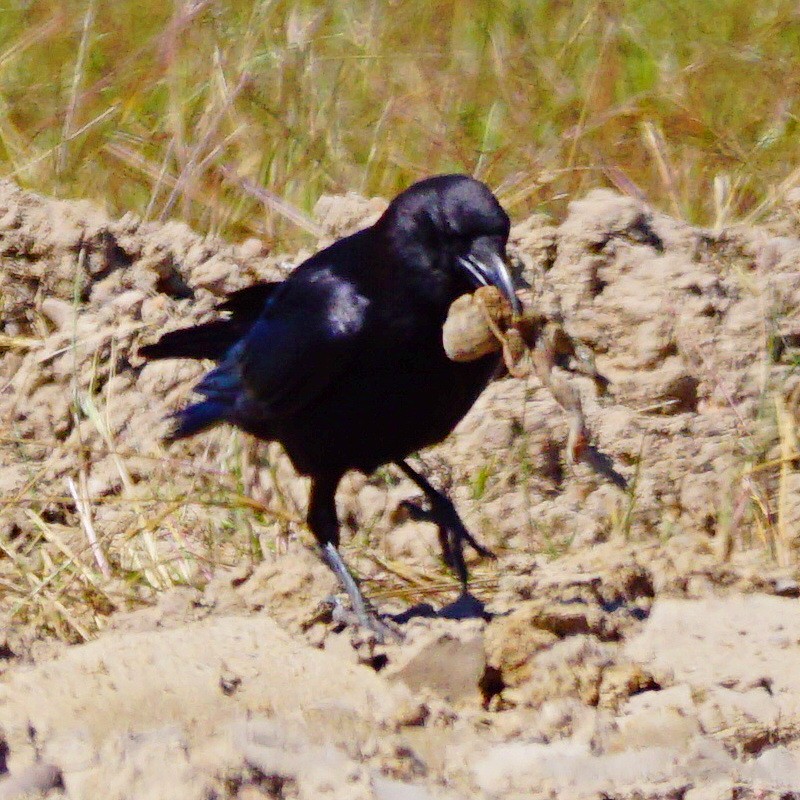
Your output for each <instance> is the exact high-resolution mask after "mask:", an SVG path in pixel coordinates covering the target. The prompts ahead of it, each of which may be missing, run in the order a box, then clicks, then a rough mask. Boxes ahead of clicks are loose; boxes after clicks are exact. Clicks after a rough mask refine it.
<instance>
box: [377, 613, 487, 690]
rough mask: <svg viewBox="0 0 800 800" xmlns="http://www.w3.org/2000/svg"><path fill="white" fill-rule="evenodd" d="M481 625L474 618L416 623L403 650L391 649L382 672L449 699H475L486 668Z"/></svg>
mask: <svg viewBox="0 0 800 800" xmlns="http://www.w3.org/2000/svg"><path fill="white" fill-rule="evenodd" d="M483 627H484V626H483V623H482V622H480V621H477V620H467V621H457V622H456V621H453V622H450V621H446V620H433V621H430V622H429V623H425V624H423V623H417V624H416V625H415V628H414V630H413V631H411V632H409V636H408V642H407V643H404V646H403V647H402V649H400V650H399V651H397V652H395V653H393V652H391V651H390V653H389V657H390V662H389V666H388V667H387V668H386V669H385V670H384V671H383V673H382V674H383V676H384V677H385V678H386V679H387V680H389V681H393V682H398V681H399V682H401V683H403V684H405V685H406V686H407V687H408V688H409V689H411V690H412V691H429V692H432V693H433V694H435V695H438V696H440V697H443V698H445V699H446V700H449V701H451V702H458V701H466V700H477V699H479V698H480V683H481V678H482V677H483V673H484V671H485V669H486V658H485V655H484V645H483Z"/></svg>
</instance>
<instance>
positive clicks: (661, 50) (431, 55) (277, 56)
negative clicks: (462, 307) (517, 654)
mask: <svg viewBox="0 0 800 800" xmlns="http://www.w3.org/2000/svg"><path fill="white" fill-rule="evenodd" d="M54 9H55V10H54ZM798 76H800V17H799V16H798V12H797V8H796V4H795V3H793V2H788V0H782V1H779V2H766V0H759V2H756V3H755V5H754V4H753V3H752V2H746V0H723V2H720V3H714V4H708V3H688V2H680V1H679V0H673V2H668V3H641V2H636V3H621V2H609V1H608V0H578V2H574V3H557V2H553V1H552V0H550V1H549V2H547V1H542V2H527V1H526V0H502V1H501V0H491V2H485V3H458V2H454V0H435V1H434V2H430V1H429V0H404V2H401V3H392V4H385V3H378V2H375V1H374V0H369V1H368V2H367V1H366V0H356V2H349V3H343V2H341V3H328V4H315V3H303V2H298V0H284V1H281V0H278V1H277V2H265V0H232V2H227V3H219V2H213V1H212V0H191V2H190V0H184V1H183V2H180V1H179V0H175V2H173V3H156V2H152V0H139V2H136V3H133V2H129V1H128V0H122V2H117V3H99V2H97V0H83V2H71V3H68V4H66V5H65V7H63V8H58V9H56V7H54V6H53V4H52V3H47V2H44V0H32V2H30V3H25V4H7V7H4V9H3V13H2V15H0V174H2V175H3V176H12V177H15V178H16V179H17V180H19V181H21V182H22V183H23V184H25V185H26V186H28V187H30V188H34V189H37V190H39V191H42V192H45V193H47V194H51V195H57V196H71V197H89V198H93V199H96V200H99V201H101V202H102V203H105V204H106V205H107V206H108V207H109V210H110V211H112V212H113V213H115V214H121V213H124V212H125V211H129V210H134V211H136V212H137V213H139V214H142V215H146V216H148V217H152V218H158V219H163V218H166V217H168V216H180V217H183V218H185V219H186V220H187V221H189V222H190V223H191V224H192V225H193V226H194V227H196V228H197V229H201V230H210V231H214V232H220V233H223V234H224V235H225V236H228V237H234V238H235V237H244V236H248V235H257V236H260V237H263V238H265V239H266V240H268V241H277V242H278V243H279V244H281V245H287V246H288V245H290V244H291V245H294V244H296V243H297V240H298V239H300V240H302V239H303V237H304V236H306V233H305V229H306V225H304V221H306V214H307V212H308V211H309V210H310V209H311V207H312V206H313V204H314V202H315V201H316V199H317V198H318V197H319V195H320V194H322V193H324V192H339V191H342V190H349V189H355V190H357V191H360V192H364V193H375V194H380V195H382V196H391V195H392V194H394V193H395V192H396V191H397V190H398V189H400V188H401V187H403V186H405V185H407V184H408V183H409V182H410V181H412V180H413V179H415V178H418V177H420V176H423V175H427V174H430V173H433V172H438V171H445V170H461V171H466V172H469V173H472V174H475V175H476V176H478V177H480V178H483V179H485V180H486V181H487V182H488V183H490V184H491V185H492V186H494V187H497V189H498V191H499V193H500V195H501V198H502V199H503V201H504V202H505V204H506V205H507V206H508V207H509V208H510V210H511V212H512V213H514V214H517V215H523V214H525V213H527V212H529V211H531V210H532V209H546V210H552V211H556V212H557V211H559V209H560V207H561V206H562V205H563V204H564V203H565V202H566V200H567V199H568V198H569V197H571V196H574V195H575V194H576V193H581V192H583V191H585V190H586V189H587V188H589V187H591V186H596V185H608V184H612V185H615V186H617V187H618V188H621V189H622V190H624V191H627V192H632V193H638V194H642V195H645V196H647V197H648V198H649V199H650V200H651V201H652V202H654V203H655V204H657V205H660V206H662V207H664V208H667V209H669V210H670V211H671V212H672V213H675V214H677V215H679V216H682V217H684V218H687V219H689V220H691V221H694V222H702V223H706V224H713V223H719V222H720V220H721V219H722V218H724V219H730V218H737V217H741V216H744V215H747V214H751V213H756V214H763V213H764V212H765V211H768V210H769V207H770V206H771V204H772V202H774V200H775V199H776V198H775V196H774V189H772V188H771V187H775V186H781V188H782V189H783V190H785V189H786V188H791V186H782V185H781V182H782V181H784V179H785V178H786V176H787V175H790V174H792V170H793V168H794V167H795V165H796V163H797V161H798V144H797V141H798V140H797V135H796V134H797V117H796V113H797V112H796V109H797V102H798V92H799V91H800V78H798ZM795 179H796V176H795V177H794V178H793V179H792V181H791V182H790V183H791V185H794V182H795ZM248 182H249V183H248ZM250 184H252V185H257V186H259V187H263V189H264V190H266V191H262V192H261V193H260V194H258V195H256V196H254V194H253V192H251V191H249V190H248V185H250Z"/></svg>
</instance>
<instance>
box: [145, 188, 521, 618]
mask: <svg viewBox="0 0 800 800" xmlns="http://www.w3.org/2000/svg"><path fill="white" fill-rule="evenodd" d="M508 232H509V219H508V216H507V214H506V213H505V211H504V210H503V209H502V207H501V206H500V204H499V203H498V201H497V199H496V198H495V196H494V195H493V194H492V192H491V191H490V190H489V189H488V188H487V187H486V186H485V185H484V184H482V183H480V182H479V181H476V180H473V179H472V178H469V177H466V176H463V175H442V176H438V177H433V178H428V179H427V180H423V181H420V182H419V183H416V184H414V185H413V186H411V187H410V188H409V189H407V190H406V191H404V192H403V193H402V194H400V195H398V196H397V197H396V198H395V199H394V200H393V201H392V202H391V203H390V204H389V206H388V208H387V209H386V211H385V213H384V214H383V215H382V216H381V218H380V219H379V220H378V221H377V222H376V223H375V224H374V225H372V226H370V227H368V228H365V229H364V230H361V231H358V232H357V233H354V234H352V235H351V236H347V237H346V238H343V239H340V240H339V241H337V242H335V243H334V244H332V245H331V246H330V247H327V248H325V249H324V250H322V251H320V252H319V253H317V254H316V255H314V256H312V257H311V258H309V259H308V260H307V261H305V262H304V263H302V264H301V265H300V266H299V267H297V269H295V270H294V271H293V272H292V273H291V275H290V276H289V277H288V278H287V279H286V280H284V281H282V282H278V283H262V284H256V285H254V286H251V287H248V288H246V289H242V290H240V291H238V292H234V293H233V294H231V295H229V297H228V299H227V300H226V301H225V302H224V303H223V304H222V305H221V306H220V308H221V310H222V311H226V312H228V316H227V317H226V318H222V319H219V320H216V321H213V322H208V323H205V324H202V325H198V326H196V327H193V328H187V329H184V330H179V331H174V332H172V333H167V334H165V335H164V336H162V337H161V339H160V340H159V341H158V342H156V343H155V344H151V345H147V346H145V347H142V348H141V350H140V351H139V352H140V353H141V355H143V356H145V357H146V358H210V359H214V360H216V361H217V362H218V366H217V367H216V368H215V369H213V370H212V371H211V372H209V373H208V374H207V375H206V376H205V377H204V378H203V380H202V381H201V382H200V383H199V384H198V385H197V386H196V387H195V391H196V392H197V394H199V395H201V396H202V397H203V398H204V399H203V400H202V401H200V402H198V403H196V404H194V405H190V406H188V407H186V408H184V409H182V410H181V411H178V412H177V413H176V414H175V415H174V426H173V429H172V432H171V434H170V436H169V438H171V439H181V438H183V437H186V436H191V435H193V434H195V433H199V432H200V431H202V430H205V429H206V428H209V427H211V426H212V425H216V424H217V423H220V422H227V423H230V424H232V425H235V426H237V427H238V428H241V429H242V430H244V431H247V432H248V433H250V434H252V435H253V436H255V437H257V438H259V439H264V440H270V441H278V442H280V443H281V444H282V445H283V447H284V448H285V450H286V452H287V453H288V455H289V457H290V459H291V460H292V463H293V464H294V466H295V468H296V469H297V471H298V472H300V473H301V474H303V475H307V476H309V477H310V478H311V495H310V501H309V507H308V525H309V527H310V529H311V531H312V532H313V534H314V536H315V537H316V539H317V541H318V542H319V545H320V547H321V549H322V555H323V557H324V559H325V561H326V562H327V563H328V565H329V566H330V567H331V568H332V569H333V570H334V572H335V573H336V575H337V576H338V577H339V580H340V581H341V583H342V585H343V587H344V588H345V590H346V591H347V593H348V595H349V596H350V600H351V602H352V604H353V609H354V611H355V612H356V614H357V616H358V618H359V620H360V621H361V623H362V624H364V625H367V626H370V627H372V628H373V629H375V630H377V631H380V629H381V628H382V625H381V623H380V622H379V621H378V620H377V618H376V617H375V615H374V614H373V613H371V611H370V610H369V608H368V606H367V605H366V603H365V601H364V598H363V597H362V595H361V593H360V591H359V589H358V587H357V585H356V582H355V581H354V580H353V578H352V576H351V575H350V573H349V572H348V570H347V567H346V566H345V564H344V562H343V561H342V558H341V556H340V554H339V551H338V549H337V547H338V544H339V521H338V519H337V515H336V504H335V494H336V488H337V486H338V484H339V481H340V480H341V478H342V476H343V475H344V473H345V472H347V471H348V470H351V469H355V470H360V471H361V472H364V473H367V474H368V473H371V472H373V471H374V470H375V469H376V468H377V467H379V466H381V465H382V464H388V463H394V464H396V465H397V466H398V467H399V468H400V469H401V470H402V472H403V473H405V475H407V476H408V477H409V478H410V479H411V480H412V481H413V482H414V483H416V484H417V486H419V488H420V489H422V491H423V492H424V493H425V495H426V497H427V499H428V503H429V509H427V510H425V511H422V510H421V509H420V510H418V511H419V516H420V517H421V518H425V519H429V520H431V521H433V522H435V523H436V524H437V525H438V526H439V536H440V540H441V543H442V548H443V553H444V557H445V560H446V561H447V563H448V564H449V565H450V566H451V568H453V569H454V570H455V571H456V573H457V574H458V577H459V578H460V580H461V583H462V587H463V588H464V590H466V586H467V568H466V565H465V563H464V557H463V552H462V550H463V545H464V543H465V542H466V543H468V544H470V545H471V546H472V547H473V548H475V549H476V550H477V551H478V552H479V553H481V554H483V555H491V553H490V552H489V551H488V550H486V549H485V548H484V547H482V546H481V545H479V544H478V543H477V542H476V541H475V539H474V538H473V537H472V536H471V535H470V533H469V532H468V531H467V530H466V528H465V527H464V525H463V523H462V522H461V520H460V518H459V516H458V514H457V512H456V510H455V508H454V506H453V504H452V503H451V501H450V500H449V499H448V498H447V497H446V496H445V495H444V494H442V493H440V492H438V491H437V490H436V489H434V487H433V486H431V484H430V483H429V482H428V481H427V480H426V479H425V478H424V477H423V476H422V475H421V474H419V473H418V472H417V471H416V470H414V469H412V468H411V467H410V466H409V465H408V464H407V463H406V461H405V459H406V458H407V457H408V456H409V455H410V454H412V453H414V452H416V451H417V450H420V449H422V448H424V447H427V446H429V445H432V444H435V443H436V442H440V441H441V440H442V439H444V438H445V437H446V436H447V435H448V434H449V433H450V432H451V431H452V430H453V428H454V427H455V426H456V425H457V423H458V422H459V421H460V420H461V418H462V417H463V416H464V415H465V414H466V413H467V411H468V410H469V409H470V407H471V406H472V404H473V403H474V402H475V400H476V399H477V397H478V395H479V394H480V393H481V391H482V390H483V389H484V387H485V386H486V384H487V383H488V382H489V381H490V380H491V378H492V376H493V375H494V374H495V372H496V371H497V369H498V367H499V366H500V356H499V355H498V354H491V355H487V356H484V357H482V358H480V359H478V360H476V361H472V362H468V363H456V362H454V361H450V360H449V359H448V357H447V355H446V354H445V351H444V349H443V345H442V325H443V323H444V320H445V318H446V316H447V311H448V308H449V306H450V304H451V303H452V302H453V301H454V300H455V299H456V298H457V297H459V296H460V295H462V294H465V293H467V292H470V291H472V290H474V289H475V288H476V287H478V286H481V285H487V284H492V285H494V286H496V287H498V288H499V289H500V290H501V291H502V292H503V294H504V295H505V296H506V297H507V298H508V300H509V302H511V303H512V305H513V307H514V308H515V309H516V310H517V311H518V310H519V305H518V301H517V298H516V296H515V294H514V287H513V285H512V282H511V278H510V276H509V273H508V269H507V267H506V263H505V259H506V242H507V240H508Z"/></svg>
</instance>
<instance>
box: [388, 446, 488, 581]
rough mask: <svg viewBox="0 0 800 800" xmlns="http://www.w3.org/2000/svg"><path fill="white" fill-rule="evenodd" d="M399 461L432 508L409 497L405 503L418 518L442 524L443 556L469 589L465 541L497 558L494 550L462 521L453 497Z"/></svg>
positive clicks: (397, 462)
mask: <svg viewBox="0 0 800 800" xmlns="http://www.w3.org/2000/svg"><path fill="white" fill-rule="evenodd" d="M395 464H396V465H397V466H398V467H399V468H400V469H401V470H402V472H403V474H404V475H406V476H407V477H409V478H410V479H411V480H412V481H414V483H416V484H417V486H419V488H420V489H422V491H423V492H424V493H425V496H426V497H427V498H428V502H429V503H430V508H429V509H424V508H421V507H419V506H418V505H416V504H414V503H412V502H410V501H406V502H405V506H406V508H408V510H409V511H410V513H411V515H412V517H413V518H414V519H419V520H424V521H426V522H432V523H434V524H435V525H436V526H437V527H438V528H439V543H440V544H441V546H442V557H443V558H444V560H445V563H446V564H447V565H448V566H449V567H450V568H451V569H452V570H453V571H454V572H455V573H456V575H458V579H459V580H460V581H461V586H462V587H463V589H464V591H466V590H467V583H468V581H469V573H468V572H467V565H466V563H465V561H464V542H466V543H467V544H468V545H469V546H470V547H471V548H472V549H473V550H475V552H476V553H478V554H479V555H482V556H485V557H487V558H494V557H495V556H494V553H492V551H491V550H489V549H487V548H486V547H484V546H483V545H482V544H480V542H477V541H476V540H475V537H474V536H473V535H472V534H471V533H470V532H469V531H468V530H467V528H466V526H465V525H464V523H463V522H462V521H461V517H459V516H458V511H456V507H455V506H454V505H453V502H452V500H450V498H449V497H447V496H446V495H444V494H442V492H440V491H438V490H437V489H435V488H434V487H433V486H431V484H430V482H429V481H428V479H427V478H425V477H424V476H423V475H421V474H420V473H419V472H417V471H416V470H415V469H413V468H412V467H410V466H409V465H408V463H406V462H405V461H395Z"/></svg>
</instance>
